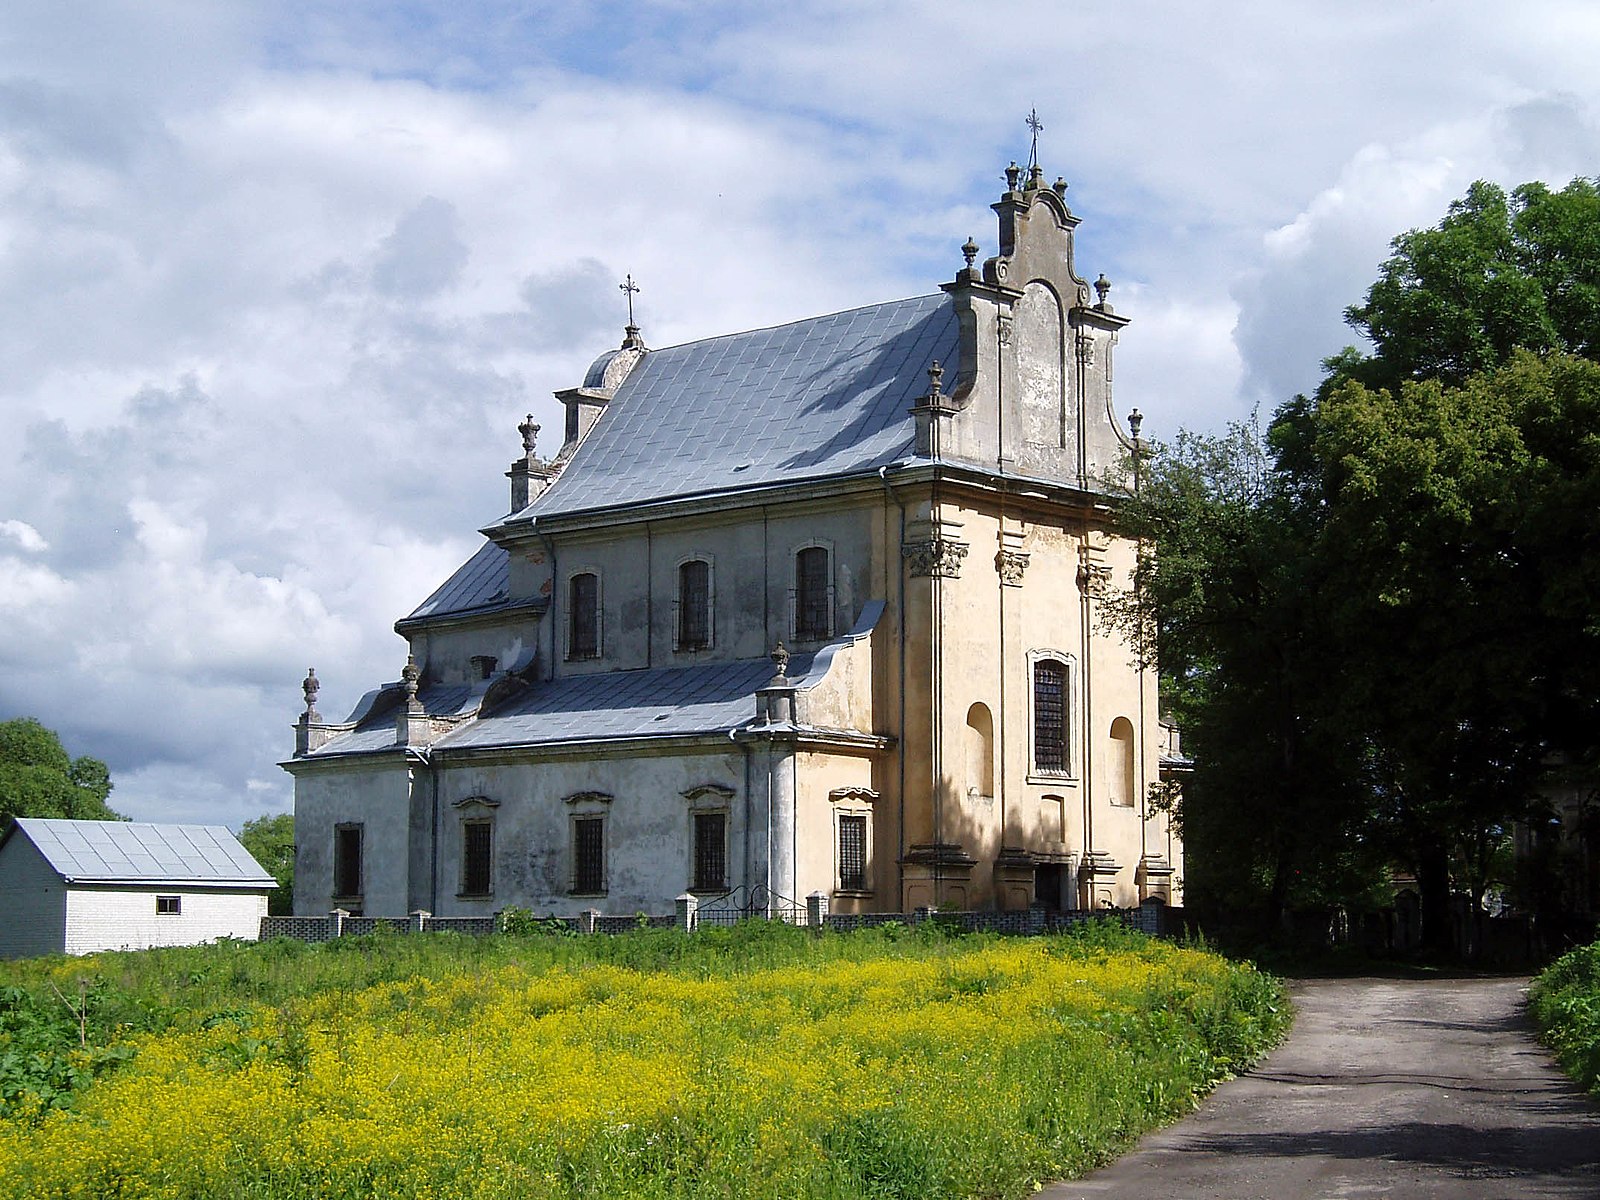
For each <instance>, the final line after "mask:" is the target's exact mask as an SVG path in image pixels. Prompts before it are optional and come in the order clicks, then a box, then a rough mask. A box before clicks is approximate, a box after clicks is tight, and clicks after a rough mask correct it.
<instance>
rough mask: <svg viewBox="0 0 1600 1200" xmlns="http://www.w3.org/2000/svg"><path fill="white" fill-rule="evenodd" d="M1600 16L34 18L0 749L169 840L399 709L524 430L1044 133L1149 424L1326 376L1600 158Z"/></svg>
mask: <svg viewBox="0 0 1600 1200" xmlns="http://www.w3.org/2000/svg"><path fill="white" fill-rule="evenodd" d="M1596 61H1600V10H1596V9H1595V8H1594V7H1593V6H1592V5H1590V4H1588V3H1578V2H1558V0H1531V2H1528V3H1524V4H1521V5H1519V6H1517V8H1516V9H1515V11H1514V13H1513V12H1512V11H1511V10H1508V9H1506V8H1505V7H1504V6H1503V5H1498V4H1488V3H1475V2H1471V0H1467V2H1459V3H1452V4H1448V5H1447V4H1437V3H1435V4H1425V3H1415V4H1394V3H1392V2H1390V3H1377V2H1366V0H1357V2H1354V3H1346V4H1340V5H1327V4H1323V3H1311V2H1294V0H1239V2H1236V3H1230V4H1226V5H1220V4H1216V5H1214V4H1195V3H1187V2H1177V0H1166V2H1148V3H1138V2H1130V3H1124V4H1121V5H1089V4H1081V3H1064V2H1054V3H1044V2H1029V0H1018V2H1016V3H1012V4H1009V5H1007V6H1005V7H1004V8H1003V9H996V8H994V7H992V6H980V5H975V4H970V3H960V2H956V0H949V2H943V3H941V2H936V0H926V2H923V3H884V4H876V5H865V4H860V3H844V2H820V0H791V2H790V3H786V4H783V5H770V4H733V3H691V2H687V0H683V2H657V3H652V2H650V0H637V2H635V3H631V4H555V3H547V4H493V3H478V4H472V3H451V4H442V3H441V4H425V3H407V4H396V3H311V2H301V3H259V4H252V3H246V2H237V3H229V4H216V3H211V2H192V3H190V2H185V3H178V2H173V0H124V2H121V3H106V2H96V0H82V2H80V3H74V4H72V5H62V4H60V3H57V2H55V0H48V2H30V0H13V2H12V3H11V4H8V5H7V6H6V11H5V13H4V15H0V311H3V314H4V319H3V320H0V420H3V424H0V433H3V434H4V436H3V437H0V629H3V630H4V633H3V634H0V717H3V716H10V715H17V714H29V715H35V716H38V717H39V718H40V719H41V720H43V721H45V722H46V723H47V724H49V725H52V726H54V727H55V728H57V729H59V730H61V731H62V732H63V734H64V735H65V737H66V740H67V742H68V745H69V747H70V748H71V749H72V750H73V751H74V752H75V753H90V754H95V755H97V756H98V757H102V758H104V759H106V760H107V761H108V762H109V763H110V765H111V767H112V770H113V774H114V777H115V779H116V782H117V790H116V793H115V796H114V801H115V803H116V804H118V805H119V806H120V807H121V808H122V809H124V810H125V811H127V812H129V813H131V814H133V815H136V816H138V817H141V818H146V819H175V820H176V819H183V820H200V819H205V820H221V821H225V822H228V823H231V824H237V823H238V822H239V821H241V820H243V819H244V818H246V817H249V816H252V815H256V814H258V813H261V812H265V811H275V810H279V809H283V808H286V807H288V804H289V799H290V788H289V785H288V779H287V777H286V776H284V775H283V773H282V772H281V771H279V770H278V769H277V767H276V766H275V765H274V764H275V762H276V761H277V760H278V759H279V758H281V757H283V756H285V755H286V754H287V753H288V751H289V749H290V747H291V741H290V733H289V724H290V722H291V721H292V720H293V718H294V716H295V714H296V712H297V711H298V709H299V693H298V682H299V680H300V678H301V677H302V676H303V675H304V673H305V668H306V666H307V665H312V664H314V665H315V666H316V667H317V669H318V674H319V676H321V677H322V678H323V680H324V689H323V693H322V700H321V705H322V707H323V709H324V711H328V712H333V711H337V710H342V709H344V710H347V709H348V708H349V707H350V706H351V705H352V704H353V703H354V702H355V700H356V699H357V698H358V697H359V695H360V694H361V692H362V691H364V690H365V689H366V688H367V687H369V686H371V685H372V684H374V683H375V682H378V681H380V680H383V679H390V678H394V677H395V676H396V674H397V672H398V668H399V666H400V664H401V662H402V661H403V650H404V647H403V643H402V642H401V641H400V639H399V638H397V637H396V636H395V635H394V634H393V632H392V630H391V628H390V626H391V625H392V622H393V621H394V620H395V618H397V617H399V616H401V615H403V614H404V613H406V612H408V611H409V610H410V609H411V608H412V607H414V606H415V604H416V603H418V602H419V601H420V600H421V599H422V598H423V597H425V596H426V595H427V594H428V593H429V592H430V591H431V590H432V588H433V587H434V586H435V585H436V584H437V583H438V582H439V581H440V580H442V579H443V578H444V576H445V575H446V574H447V573H448V572H449V571H450V570H451V569H452V568H453V567H454V566H455V565H456V564H457V563H458V562H460V561H461V560H462V559H464V558H465V557H466V556H467V555H468V554H470V553H471V551H472V550H473V548H474V547H475V544H476V541H477V538H476V535H475V533H474V532H473V531H474V530H475V529H476V528H478V527H479V526H480V525H482V524H484V523H486V522H487V521H489V520H492V519H493V518H494V517H496V516H498V515H499V514H500V509H501V508H502V507H503V505H504V502H505V480H504V478H503V475H502V472H503V471H504V470H505V466H506V464H507V462H509V460H510V459H511V457H512V456H513V454H514V453H515V452H516V450H517V447H518V445H519V441H518V436H517V433H516V424H517V422H518V420H520V418H521V416H522V414H523V413H525V412H530V411H531V412H533V413H535V414H536V417H537V418H538V419H540V420H542V422H543V423H544V425H545V428H546V430H547V431H549V432H548V433H547V434H546V437H545V439H544V443H543V444H544V446H545V448H547V449H548V448H551V447H552V446H553V443H554V440H555V439H554V437H553V435H554V433H555V431H556V428H557V427H558V425H559V416H558V413H557V409H556V405H555V404H554V402H553V400H552V399H551V398H550V394H551V392H552V391H554V390H556V389H558V388H562V387H566V386H570V385H571V384H572V383H574V382H575V381H576V380H577V379H578V378H579V377H580V375H581V372H582V370H583V368H584V366H585V364H587V362H588V361H589V360H590V359H592V358H593V357H594V356H595V355H596V354H598V353H599V352H600V351H602V350H604V349H606V348H608V347H610V346H612V345H614V344H615V343H616V341H617V339H618V337H619V336H620V326H621V324H622V321H623V313H624V311H625V310H624V308H623V303H622V298H621V295H620V293H619V292H618V291H617V288H616V284H617V282H618V281H619V280H620V279H621V278H622V277H623V275H624V274H625V273H630V272H631V273H632V275H633V276H634V278H636V279H637V280H639V281H640V283H641V285H642V287H643V289H644V290H643V291H642V292H641V293H640V296H639V317H640V323H641V324H642V325H643V326H644V330H645V336H646V338H647V340H648V341H649V342H650V343H651V344H653V345H658V346H659V345H667V344H671V343H674V342H679V341H683V340H687V339H691V338H696V337H702V336H708V335H712V334H716V333H721V332H727V331H729V330H735V329H741V328H749V327H751V326H755V325H760V324H769V323H773V322H778V321H784V320H789V319H794V318H799V317H803V316H808V315H812V314H815V313H819V312H825V311H832V310H837V309H841V308H848V307H852V306H855V305H859V304H866V303H871V302H874V301H879V300H885V299H890V298H894V297H897V296H904V295H910V294H917V293H924V292H929V291H932V290H933V289H934V288H935V287H937V285H938V284H939V283H940V282H941V281H943V280H944V279H947V278H948V277H949V276H950V275H951V274H952V273H953V272H954V270H955V269H956V268H957V267H958V266H959V265H960V261H961V259H960V253H959V247H960V245H961V243H962V242H963V241H965V239H966V238H967V237H968V236H969V235H970V236H973V237H975V238H976V239H977V240H978V242H979V243H980V244H981V245H982V246H983V249H984V253H985V254H986V255H987V254H989V253H992V252H993V248H994V219H993V215H992V214H991V213H990V212H989V210H988V205H989V204H990V203H991V202H992V201H993V199H994V198H995V197H996V195H997V194H998V191H999V189H1000V186H1001V178H1000V173H1001V171H1002V170H1003V168H1004V167H1005V165H1006V163H1007V162H1008V161H1009V160H1010V159H1012V158H1018V159H1022V158H1025V156H1026V154H1027V150H1028V131H1027V128H1026V127H1025V125H1024V123H1023V119H1024V117H1025V116H1026V114H1027V113H1028V111H1029V109H1030V108H1031V107H1033V106H1037V107H1038V110H1039V114H1040V116H1041V118H1042V119H1043V121H1044V125H1045V129H1044V133H1043V135H1042V136H1041V138H1040V159H1041V163H1042V165H1043V166H1044V168H1045V170H1046V172H1047V173H1048V175H1049V176H1050V177H1051V178H1054V177H1055V176H1056V175H1057V174H1060V175H1062V176H1064V177H1065V178H1066V179H1067V180H1068V182H1069V184H1070V185H1071V190H1070V192H1069V194H1068V198H1069V202H1070V203H1071V205H1072V206H1073V208H1074V210H1075V211H1076V212H1077V213H1078V215H1079V216H1081V217H1082V218H1083V224H1082V225H1081V226H1080V229H1079V239H1078V262H1077V266H1078V271H1079V273H1080V274H1081V275H1083V276H1085V277H1087V278H1090V279H1093V278H1094V277H1095V276H1096V275H1098V274H1100V273H1101V272H1104V273H1105V274H1106V275H1107V276H1108V277H1110V278H1111V279H1112V281H1113V282H1114V284H1115V290H1114V291H1113V293H1112V300H1113V302H1114V303H1115V304H1116V306H1117V309H1118V311H1119V312H1121V313H1123V314H1124V315H1127V316H1129V317H1131V318H1132V319H1133V324H1132V325H1130V326H1129V328H1128V329H1127V331H1126V332H1125V333H1124V335H1123V338H1122V344H1121V348H1120V349H1119V356H1118V389H1119V399H1118V407H1119V408H1120V409H1122V410H1123V411H1124V412H1126V411H1127V410H1128V409H1129V408H1132V407H1134V406H1135V405H1137V406H1138V407H1139V408H1141V409H1142V410H1143V411H1144V413H1145V414H1146V418H1147V422H1146V427H1145V428H1146V432H1147V433H1150V434H1154V435H1155V436H1158V437H1159V436H1162V435H1163V433H1169V432H1171V431H1172V430H1174V429H1176V428H1177V427H1179V426H1184V425H1187V426H1190V427H1194V428H1202V429H1215V428H1219V427H1220V426H1221V425H1223V424H1224V423H1225V422H1227V421H1228V420H1232V419H1237V418H1240V417H1243V416H1245V415H1247V414H1248V413H1249V412H1250V411H1251V409H1252V408H1253V407H1255V406H1257V405H1259V406H1261V407H1262V408H1263V409H1265V410H1270V409H1271V408H1272V407H1273V406H1274V405H1275V404H1277V403H1279V402H1280V401H1282V400H1283V399H1285V398H1287V397H1288V396H1289V395H1291V394H1293V392H1294V391H1296V390H1300V389H1305V388H1309V387H1311V386H1313V385H1314V384H1315V382H1316V380H1317V374H1318V363H1319V362H1320V360H1321V359H1322V358H1323V357H1325V356H1326V355H1328V354H1331V353H1333V352H1335V351H1337V350H1338V349H1339V348H1340V347H1341V346H1343V345H1345V344H1346V343H1348V342H1349V341H1351V340H1352V335H1351V334H1350V331H1349V330H1347V329H1346V328H1345V327H1344V326H1343V324H1342V322H1341V319H1340V314H1341V312H1342V310H1343V308H1344V306H1345V305H1347V304H1350V303H1352V302H1354V301H1356V300H1358V299H1359V298H1360V297H1361V294H1362V291H1363V290H1364V288H1365V286H1366V285H1367V283H1368V282H1370V280H1371V279H1372V277H1373V274H1374V271H1375V269H1376V267H1377V265H1378V263H1379V262H1380V261H1381V259H1382V258H1383V256H1384V252H1385V247H1386V245H1387V243H1388V240H1389V239H1390V238H1391V237H1392V236H1394V235H1395V234H1396V233H1398V232H1400V231H1402V230H1404V229H1406V228H1409V227H1413V226H1417V225H1425V224H1432V223H1433V222H1434V221H1436V220H1437V219H1438V218H1439V217H1440V216H1441V215H1442V214H1443V212H1444V210H1445V208H1446V206H1447V205H1448V203H1449V202H1450V200H1451V199H1453V198H1454V197H1456V196H1459V195H1460V194H1461V193H1462V192H1463V191H1464V190H1465V188H1466V186H1467V185H1468V184H1469V183H1470V182H1472V181H1473V180H1474V179H1477V178H1487V179H1493V180H1496V181H1499V182H1501V183H1504V184H1507V185H1514V184H1516V183H1520V182H1523V181H1525V180H1528V179H1535V178H1539V179H1545V180H1548V181H1550V182H1553V183H1562V182H1565V181H1566V180H1567V179H1569V178H1571V177H1572V176H1573V175H1575V174H1586V175H1595V174H1600V165H1597V164H1600V77H1597V76H1596V73H1595V72H1594V70H1593V64H1594V62H1596Z"/></svg>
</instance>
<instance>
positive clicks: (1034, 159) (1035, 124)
mask: <svg viewBox="0 0 1600 1200" xmlns="http://www.w3.org/2000/svg"><path fill="white" fill-rule="evenodd" d="M1028 128H1029V129H1031V130H1033V149H1031V150H1030V151H1029V152H1028V170H1029V171H1030V172H1031V171H1032V170H1033V169H1034V168H1035V167H1037V166H1038V165H1039V135H1040V134H1041V133H1043V132H1044V122H1043V121H1041V120H1039V110H1038V108H1031V109H1029V110H1028Z"/></svg>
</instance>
